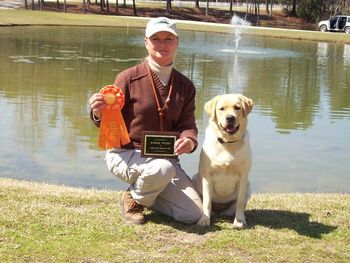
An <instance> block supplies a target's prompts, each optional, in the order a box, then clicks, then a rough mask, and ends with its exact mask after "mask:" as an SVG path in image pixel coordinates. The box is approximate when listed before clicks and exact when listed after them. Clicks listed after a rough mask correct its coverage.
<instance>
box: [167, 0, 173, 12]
mask: <svg viewBox="0 0 350 263" xmlns="http://www.w3.org/2000/svg"><path fill="white" fill-rule="evenodd" d="M171 10H172V8H171V0H166V11H167V13H169V12H170V11H171Z"/></svg>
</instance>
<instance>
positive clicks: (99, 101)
mask: <svg viewBox="0 0 350 263" xmlns="http://www.w3.org/2000/svg"><path fill="white" fill-rule="evenodd" d="M89 103H90V108H91V109H92V111H93V113H94V115H95V116H96V117H97V118H101V116H102V111H103V110H104V108H106V101H105V99H104V97H103V95H102V94H101V93H95V94H94V95H92V96H91V98H90V100H89Z"/></svg>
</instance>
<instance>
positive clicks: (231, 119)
mask: <svg viewBox="0 0 350 263" xmlns="http://www.w3.org/2000/svg"><path fill="white" fill-rule="evenodd" d="M235 124H236V117H235V116H233V115H227V116H226V123H225V126H223V125H222V124H220V126H221V128H222V130H223V131H224V132H226V133H228V134H230V135H233V134H235V133H236V132H237V131H238V130H239V124H238V125H237V126H235Z"/></svg>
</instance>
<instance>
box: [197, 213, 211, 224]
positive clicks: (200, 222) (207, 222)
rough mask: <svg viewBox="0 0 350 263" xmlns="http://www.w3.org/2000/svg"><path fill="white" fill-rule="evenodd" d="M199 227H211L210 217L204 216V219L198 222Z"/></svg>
mask: <svg viewBox="0 0 350 263" xmlns="http://www.w3.org/2000/svg"><path fill="white" fill-rule="evenodd" d="M197 226H210V217H209V216H207V215H205V214H203V215H202V217H201V218H200V219H199V220H198V222H197Z"/></svg>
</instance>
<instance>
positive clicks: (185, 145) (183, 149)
mask: <svg viewBox="0 0 350 263" xmlns="http://www.w3.org/2000/svg"><path fill="white" fill-rule="evenodd" d="M194 147H195V144H194V142H193V141H192V140H191V139H190V138H187V137H185V138H180V139H178V140H177V141H176V142H175V145H174V148H175V154H176V155H181V154H184V153H190V152H191V151H192V150H193V149H194Z"/></svg>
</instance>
